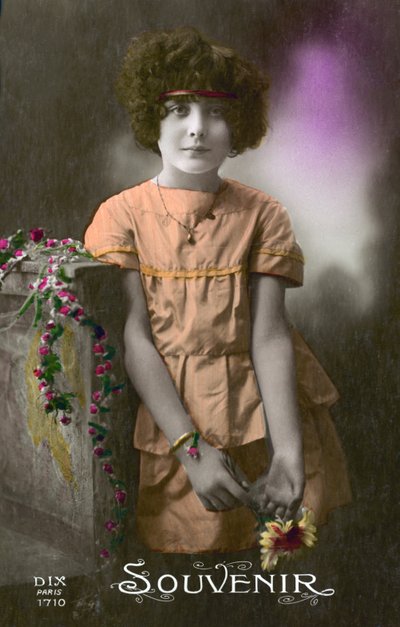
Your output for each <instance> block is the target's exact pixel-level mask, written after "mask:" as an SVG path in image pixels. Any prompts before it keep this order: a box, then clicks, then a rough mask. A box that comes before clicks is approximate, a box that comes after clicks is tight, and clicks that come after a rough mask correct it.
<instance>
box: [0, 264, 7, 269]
mask: <svg viewBox="0 0 400 627" xmlns="http://www.w3.org/2000/svg"><path fill="white" fill-rule="evenodd" d="M7 268H8V266H7V264H6V263H2V264H1V266H0V269H1V270H7Z"/></svg>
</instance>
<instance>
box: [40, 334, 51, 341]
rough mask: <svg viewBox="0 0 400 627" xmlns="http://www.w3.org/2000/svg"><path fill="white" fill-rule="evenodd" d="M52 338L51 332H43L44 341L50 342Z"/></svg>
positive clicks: (42, 338)
mask: <svg viewBox="0 0 400 627" xmlns="http://www.w3.org/2000/svg"><path fill="white" fill-rule="evenodd" d="M50 338H51V334H50V333H43V335H42V336H41V337H40V339H41V341H42V342H48V341H49V339H50Z"/></svg>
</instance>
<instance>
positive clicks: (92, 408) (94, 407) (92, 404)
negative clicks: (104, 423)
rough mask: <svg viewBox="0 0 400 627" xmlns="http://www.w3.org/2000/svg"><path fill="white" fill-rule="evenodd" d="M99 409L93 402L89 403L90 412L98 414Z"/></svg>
mask: <svg viewBox="0 0 400 627" xmlns="http://www.w3.org/2000/svg"><path fill="white" fill-rule="evenodd" d="M98 412H99V410H98V408H97V406H96V405H95V404H94V403H91V405H90V413H91V414H98Z"/></svg>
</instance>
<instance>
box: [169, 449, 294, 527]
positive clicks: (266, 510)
mask: <svg viewBox="0 0 400 627" xmlns="http://www.w3.org/2000/svg"><path fill="white" fill-rule="evenodd" d="M181 461H182V463H183V464H184V466H185V468H186V472H187V474H188V476H189V479H190V481H191V483H192V487H193V489H194V491H195V493H196V494H197V496H198V498H199V499H200V501H201V503H202V504H203V506H204V507H205V508H206V509H208V510H212V511H221V510H228V509H234V508H236V507H239V506H241V505H246V506H247V507H249V508H250V509H252V510H253V511H254V512H255V513H256V514H257V515H258V516H266V517H269V518H275V516H279V517H280V518H282V519H283V520H289V519H290V518H293V517H294V516H295V515H296V512H297V510H298V508H299V506H300V504H301V500H302V497H303V490H304V467H303V458H302V455H294V454H293V453H292V452H289V453H287V454H275V455H274V456H273V457H272V461H271V464H270V466H269V468H268V469H267V470H266V471H265V472H264V473H263V474H262V475H261V476H260V477H259V478H258V479H257V480H256V481H255V482H254V483H253V484H250V482H249V481H248V479H247V477H246V476H245V475H244V473H243V471H242V470H241V469H240V467H239V466H238V465H237V464H236V463H235V462H234V461H233V459H232V458H231V457H229V455H228V454H227V453H225V452H223V451H219V450H217V449H215V448H213V447H211V446H209V445H208V444H206V443H205V442H203V445H202V452H201V459H200V460H184V459H183V458H182V457H181Z"/></svg>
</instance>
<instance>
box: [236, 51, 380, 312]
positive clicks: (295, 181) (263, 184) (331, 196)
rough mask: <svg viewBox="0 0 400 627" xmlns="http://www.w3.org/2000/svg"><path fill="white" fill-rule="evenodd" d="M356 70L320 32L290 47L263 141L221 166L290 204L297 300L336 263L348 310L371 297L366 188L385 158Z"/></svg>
mask: <svg viewBox="0 0 400 627" xmlns="http://www.w3.org/2000/svg"><path fill="white" fill-rule="evenodd" d="M360 72H362V68H361V67H359V66H358V65H357V63H356V62H355V61H354V60H352V59H350V58H349V56H348V54H347V52H346V49H345V48H343V46H342V47H339V46H338V45H335V44H332V43H324V42H323V41H321V39H316V40H315V41H308V42H307V43H301V44H299V45H297V46H294V47H293V48H292V51H291V56H290V57H289V62H288V66H287V70H286V72H285V76H284V77H283V80H282V82H281V84H280V85H279V93H276V92H274V90H273V89H272V94H271V100H272V101H271V113H270V125H271V128H270V132H269V135H268V136H267V139H266V141H265V143H264V144H263V145H262V146H261V147H260V148H259V149H258V150H257V151H255V152H252V151H249V152H248V153H247V154H245V155H244V156H243V157H241V158H240V160H239V159H237V160H235V161H233V162H229V163H227V165H226V166H224V173H225V175H226V176H232V177H233V178H235V177H237V178H239V179H241V180H243V181H244V182H246V183H248V184H249V185H253V186H254V187H258V188H261V189H263V190H265V191H266V192H268V193H270V194H271V195H273V196H276V197H277V198H279V199H280V200H281V201H282V202H283V203H284V204H285V205H286V206H287V207H288V209H289V212H290V214H291V216H292V219H293V222H294V226H295V230H296V234H297V236H298V239H299V240H300V243H301V245H302V246H303V248H304V251H305V255H306V260H307V265H306V283H305V287H304V289H303V290H302V291H301V293H299V294H296V295H295V298H296V301H297V302H298V301H299V299H300V300H303V299H304V300H307V299H308V298H309V297H310V295H311V294H312V292H313V290H314V289H315V286H316V282H317V281H318V279H319V277H320V275H321V274H322V273H323V272H324V271H325V270H326V269H328V268H331V267H332V266H335V267H337V268H340V269H341V270H344V271H345V272H346V273H347V274H348V275H350V276H351V277H352V279H354V280H355V281H354V282H353V284H357V286H358V288H357V293H353V294H352V298H354V303H353V304H354V311H357V310H363V309H365V308H367V307H369V306H370V305H371V304H372V303H373V299H374V296H375V290H374V285H373V283H372V279H371V274H370V273H369V272H368V269H367V268H366V267H365V260H364V252H365V248H366V246H367V245H368V242H370V241H372V240H374V239H375V238H376V235H377V225H375V224H374V222H373V219H372V217H371V213H370V205H369V192H370V181H371V176H372V173H373V171H374V170H375V169H376V167H377V165H378V164H379V161H380V159H382V158H383V155H380V153H379V147H378V146H376V145H374V142H373V141H372V139H371V134H370V132H369V128H370V122H369V120H368V117H369V112H368V110H366V109H365V107H364V104H363V102H360V99H359V97H358V95H357V91H356V90H355V89H354V85H355V84H357V82H358V78H359V73H360ZM293 297H294V296H293Z"/></svg>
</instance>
